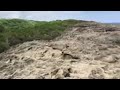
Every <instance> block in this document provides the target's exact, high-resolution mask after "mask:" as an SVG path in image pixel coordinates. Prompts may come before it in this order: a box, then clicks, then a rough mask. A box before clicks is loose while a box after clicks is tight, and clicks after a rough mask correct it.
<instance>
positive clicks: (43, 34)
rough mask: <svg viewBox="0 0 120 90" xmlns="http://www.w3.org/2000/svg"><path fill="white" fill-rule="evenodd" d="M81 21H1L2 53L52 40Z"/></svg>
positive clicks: (0, 41) (0, 50)
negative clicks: (31, 42) (23, 44)
mask: <svg viewBox="0 0 120 90" xmlns="http://www.w3.org/2000/svg"><path fill="white" fill-rule="evenodd" d="M78 22H80V21H79V20H63V21H61V20H57V21H51V22H45V21H32V20H22V19H0V52H3V51H4V50H7V49H8V48H10V46H13V45H16V44H19V43H23V42H25V41H32V40H52V39H54V38H56V37H57V36H59V35H61V34H62V33H63V32H64V30H66V29H67V28H69V27H71V26H73V25H75V24H77V23H78Z"/></svg>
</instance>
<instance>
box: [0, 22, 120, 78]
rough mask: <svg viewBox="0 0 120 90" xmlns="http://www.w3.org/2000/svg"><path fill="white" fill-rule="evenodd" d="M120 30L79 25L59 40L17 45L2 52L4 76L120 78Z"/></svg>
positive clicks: (0, 69)
mask: <svg viewBox="0 0 120 90" xmlns="http://www.w3.org/2000/svg"><path fill="white" fill-rule="evenodd" d="M119 30H120V29H119V28H118V27H114V26H105V25H103V24H98V23H95V24H91V25H81V26H80V25H76V26H74V27H72V28H70V29H68V30H67V31H66V32H65V33H64V34H63V35H61V36H60V37H57V38H56V39H55V40H51V41H42V40H40V41H31V42H25V43H23V44H18V45H16V46H13V47H11V48H10V49H9V50H7V51H5V52H3V53H1V54H0V79H119V78H120V31H119Z"/></svg>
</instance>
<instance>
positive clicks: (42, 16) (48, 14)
mask: <svg viewBox="0 0 120 90" xmlns="http://www.w3.org/2000/svg"><path fill="white" fill-rule="evenodd" d="M80 13H82V12H81V11H0V18H21V19H33V20H41V21H42V20H46V21H49V20H56V19H70V18H73V19H78V18H79V17H80Z"/></svg>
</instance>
